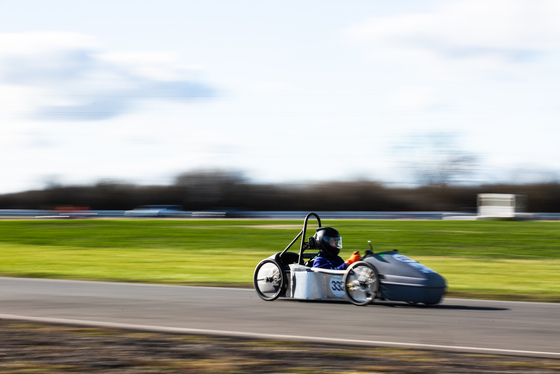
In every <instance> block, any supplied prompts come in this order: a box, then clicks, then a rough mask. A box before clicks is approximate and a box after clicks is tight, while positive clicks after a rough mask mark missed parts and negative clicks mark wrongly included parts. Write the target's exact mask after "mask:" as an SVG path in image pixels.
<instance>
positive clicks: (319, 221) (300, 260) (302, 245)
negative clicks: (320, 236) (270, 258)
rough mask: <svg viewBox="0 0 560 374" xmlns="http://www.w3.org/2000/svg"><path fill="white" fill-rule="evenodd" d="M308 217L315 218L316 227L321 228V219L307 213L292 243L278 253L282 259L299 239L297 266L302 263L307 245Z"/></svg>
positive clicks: (314, 214)
mask: <svg viewBox="0 0 560 374" xmlns="http://www.w3.org/2000/svg"><path fill="white" fill-rule="evenodd" d="M310 217H315V218H316V219H317V225H318V227H321V218H319V216H318V215H317V214H316V213H309V214H308V215H307V216H305V220H304V221H303V228H302V229H301V231H300V232H299V234H297V236H296V237H295V238H294V240H292V242H291V243H290V244H288V246H287V247H286V249H284V250H283V251H282V253H280V257H282V256H283V255H284V253H286V251H287V250H288V249H290V247H291V246H292V245H293V244H294V243H295V242H296V241H297V240H298V239H299V238H300V237H301V244H300V246H299V257H298V264H300V265H303V262H304V261H303V252H304V251H305V249H306V245H307V243H306V242H305V232H306V231H307V221H309V218H310Z"/></svg>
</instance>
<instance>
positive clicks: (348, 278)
mask: <svg viewBox="0 0 560 374" xmlns="http://www.w3.org/2000/svg"><path fill="white" fill-rule="evenodd" d="M311 217H314V218H316V220H317V223H318V227H321V219H320V218H319V216H318V215H317V214H316V213H309V214H308V215H307V216H306V217H305V220H304V223H303V229H302V230H301V231H300V232H299V234H298V235H297V236H296V237H295V238H294V239H293V240H292V242H291V243H290V244H289V245H288V246H287V247H286V249H284V250H283V251H282V252H278V253H276V254H274V255H272V256H270V257H268V258H266V259H264V260H262V261H261V262H259V264H258V265H257V267H256V268H255V272H254V275H253V284H254V286H255V290H256V291H257V294H258V295H259V296H260V297H261V298H262V299H263V300H267V301H272V300H276V299H277V298H279V297H285V298H291V299H299V300H346V301H350V302H351V303H353V304H356V305H367V304H370V303H372V302H374V301H375V300H390V301H404V302H407V303H410V304H417V303H421V304H426V305H434V304H438V303H439V302H440V301H441V300H442V298H443V296H444V295H445V291H446V288H447V285H446V281H445V279H444V278H443V277H442V276H441V275H440V274H438V273H436V272H435V271H433V270H432V269H430V268H428V267H426V266H424V265H422V264H420V263H419V262H417V261H415V260H413V259H411V258H408V257H406V256H404V255H402V254H400V253H399V252H398V251H397V250H392V251H385V252H378V253H374V252H373V249H372V248H371V243H370V249H369V250H368V251H366V254H365V256H364V257H363V258H362V260H361V261H358V262H355V263H353V264H352V265H350V266H348V268H347V269H346V270H330V269H323V268H314V267H312V266H311V265H312V264H311V263H312V261H310V260H311V259H312V258H314V257H315V256H316V255H317V254H318V248H317V246H316V245H315V242H314V241H313V240H312V238H309V240H308V241H305V237H306V231H307V223H308V221H309V218H311ZM300 238H301V241H300V248H299V252H291V251H288V250H289V249H290V248H291V247H292V245H293V244H294V243H295V242H296V241H297V240H298V239H300Z"/></svg>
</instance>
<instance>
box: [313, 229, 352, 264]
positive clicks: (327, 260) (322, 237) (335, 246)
mask: <svg viewBox="0 0 560 374" xmlns="http://www.w3.org/2000/svg"><path fill="white" fill-rule="evenodd" d="M313 240H314V241H315V244H316V245H317V246H318V247H319V254H318V255H317V257H315V259H314V260H313V267H315V268H322V269H334V270H344V269H346V268H347V267H348V266H349V265H351V264H353V263H354V262H356V261H360V260H361V259H362V258H361V256H360V253H359V252H358V251H356V252H354V253H353V254H352V256H351V257H350V258H349V259H348V260H346V261H344V260H343V259H342V257H340V256H339V255H338V254H339V253H340V249H341V248H342V238H341V237H340V234H339V233H338V231H337V230H335V229H333V228H332V227H319V228H318V229H317V232H316V233H315V235H314V236H313Z"/></svg>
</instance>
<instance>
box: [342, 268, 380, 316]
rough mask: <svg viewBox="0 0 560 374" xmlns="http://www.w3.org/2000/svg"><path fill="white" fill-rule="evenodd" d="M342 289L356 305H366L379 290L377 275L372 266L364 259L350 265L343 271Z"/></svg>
mask: <svg viewBox="0 0 560 374" xmlns="http://www.w3.org/2000/svg"><path fill="white" fill-rule="evenodd" d="M343 281H344V291H345V292H346V296H348V299H349V300H350V301H351V302H352V303H353V304H356V305H367V304H369V303H371V302H373V300H374V299H375V297H376V296H377V294H378V292H379V275H378V274H377V271H376V270H375V268H374V267H373V266H371V265H370V264H368V263H367V262H364V261H358V262H355V263H353V264H352V265H350V267H348V269H347V270H346V273H344V277H343Z"/></svg>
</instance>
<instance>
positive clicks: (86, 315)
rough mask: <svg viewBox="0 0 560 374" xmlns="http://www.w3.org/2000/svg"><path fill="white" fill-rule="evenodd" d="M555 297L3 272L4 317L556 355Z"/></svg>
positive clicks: (0, 299)
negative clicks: (328, 296) (355, 298)
mask: <svg viewBox="0 0 560 374" xmlns="http://www.w3.org/2000/svg"><path fill="white" fill-rule="evenodd" d="M559 317H560V304H555V303H528V302H508V301H491V300H468V299H445V300H444V301H443V302H442V303H441V304H439V305H436V306H430V307H426V306H418V305H408V304H406V303H392V302H376V303H374V304H372V305H368V306H363V307H359V306H355V305H352V304H350V303H346V302H326V301H325V302H319V301H316V302H315V301H297V300H289V299H279V300H276V301H271V302H267V301H263V300H261V299H260V298H259V297H258V296H257V294H256V292H255V291H254V290H251V289H237V288H218V287H187V286H165V285H150V284H132V283H111V282H89V281H69V280H48V279H28V278H5V277H0V318H2V319H21V320H28V321H36V322H48V323H63V324H71V325H81V326H96V327H111V328H122V329H132V330H140V331H159V332H175V333H183V334H202V335H222V336H239V337H251V338H262V339H274V340H297V341H310V342H325V343H337V342H338V343H344V344H356V345H369V346H394V347H408V348H421V349H440V350H455V351H462V352H473V353H493V354H512V355H523V356H538V357H550V358H560V340H559V339H558V336H560V322H559Z"/></svg>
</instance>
